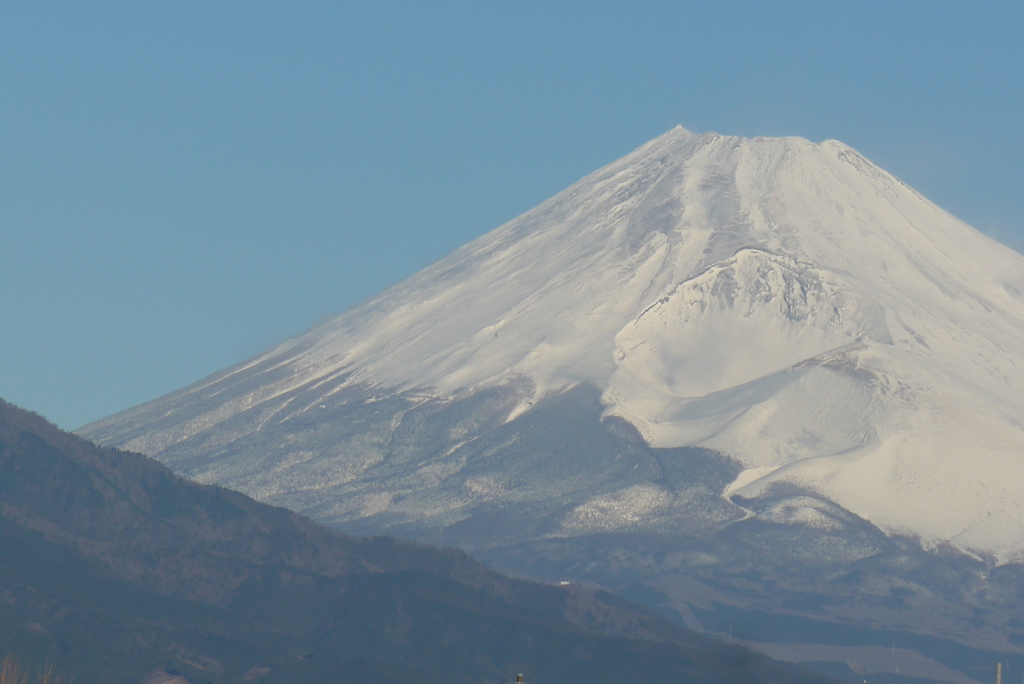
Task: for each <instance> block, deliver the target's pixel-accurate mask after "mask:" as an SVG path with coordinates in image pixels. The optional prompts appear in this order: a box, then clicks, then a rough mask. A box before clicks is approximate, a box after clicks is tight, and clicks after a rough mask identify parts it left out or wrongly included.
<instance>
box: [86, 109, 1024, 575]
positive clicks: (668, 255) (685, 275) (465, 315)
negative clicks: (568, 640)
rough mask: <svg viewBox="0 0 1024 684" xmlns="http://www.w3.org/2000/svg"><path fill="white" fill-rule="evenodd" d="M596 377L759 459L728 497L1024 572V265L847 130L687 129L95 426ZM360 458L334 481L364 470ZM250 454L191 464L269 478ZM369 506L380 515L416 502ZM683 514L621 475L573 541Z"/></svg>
mask: <svg viewBox="0 0 1024 684" xmlns="http://www.w3.org/2000/svg"><path fill="white" fill-rule="evenodd" d="M581 383H585V384H590V385H594V386H597V387H598V388H600V390H601V392H602V404H603V405H604V406H605V409H604V411H605V414H606V415H608V416H619V417H621V418H624V419H626V420H628V421H629V422H630V423H632V424H633V425H634V426H635V427H636V428H637V429H638V430H639V431H640V433H641V434H642V435H643V437H644V439H646V441H647V442H648V444H650V445H651V446H653V447H677V446H688V445H695V446H703V447H707V448H709V449H713V450H716V451H719V452H722V453H724V454H727V455H729V456H731V457H733V458H735V459H737V460H739V461H740V462H741V463H742V465H743V468H744V469H745V470H744V472H743V473H742V474H741V475H740V478H739V479H738V480H737V481H736V482H734V483H733V484H732V485H730V486H729V487H728V488H727V491H726V492H723V495H726V494H727V495H728V497H729V498H730V499H732V500H737V497H747V498H749V497H753V496H756V495H758V494H761V493H763V492H765V491H766V490H767V488H768V487H769V486H770V485H772V484H776V483H793V484H796V485H798V486H799V487H801V488H802V489H804V490H807V491H812V492H815V493H816V494H817V495H819V496H821V497H822V498H825V499H828V500H831V501H832V502H834V503H836V504H838V505H840V506H842V507H844V508H846V509H847V510H849V511H851V512H853V513H855V514H857V515H859V516H861V517H863V518H865V519H867V520H869V521H871V522H872V523H873V524H875V525H877V526H878V527H880V528H881V529H883V530H885V531H887V532H892V533H900V534H911V535H917V536H919V537H920V538H921V540H922V541H923V542H924V543H925V545H929V544H936V543H940V542H950V543H952V544H953V545H954V546H956V547H958V548H960V549H962V550H965V551H967V552H971V553H978V554H986V555H992V556H995V557H996V558H997V559H998V560H1000V561H1011V560H1024V257H1022V256H1021V255H1019V254H1017V253H1016V252H1014V251H1012V250H1010V249H1009V248H1007V247H1005V246H1003V245H1001V244H999V243H997V242H995V241H994V240H992V239H990V238H988V237H986V236H984V235H982V234H981V233H979V232H978V231H976V230H974V229H973V228H971V227H969V226H967V225H966V224H964V223H963V222H961V221H959V220H957V219H956V218H954V217H953V216H951V215H949V214H948V213H946V212H945V211H943V210H942V209H940V208H938V207H937V206H935V205H934V204H932V203H931V202H929V201H928V200H926V199H924V198H923V197H921V196H920V195H919V194H918V193H916V192H915V191H914V190H912V189H911V188H909V187H907V186H906V185H905V184H903V183H902V182H900V181H899V180H897V179H896V178H894V177H893V176H891V175H890V174H888V173H886V172H885V171H883V170H882V169H880V168H878V167H877V166H875V165H873V164H872V163H870V162H869V161H867V160H866V159H864V158H863V157H862V156H861V155H859V154H858V153H857V152H856V151H854V150H853V149H851V148H849V147H848V146H846V145H843V144H842V143H839V142H836V141H831V140H830V141H825V142H823V143H821V144H813V143H811V142H808V141H807V140H803V139H801V138H781V139H778V138H756V139H744V138H737V137H725V136H721V135H718V134H714V133H708V134H702V135H698V134H693V133H690V132H689V131H686V130H685V129H682V128H676V129H674V130H672V131H669V132H668V133H666V134H664V135H662V136H661V137H659V138H657V139H655V140H653V141H651V142H649V143H647V144H646V145H644V146H643V147H641V148H639V149H638V150H636V151H634V152H632V153H631V154H629V155H627V156H626V157H623V158H622V159H620V160H618V161H616V162H614V163H612V164H610V165H609V166H607V167H605V168H603V169H601V170H599V171H597V172H595V173H594V174H592V175H590V176H588V177H587V178H584V179H583V180H581V181H579V182H578V183H576V184H575V185H573V186H572V187H570V188H568V189H567V190H565V191H564V192H562V193H560V194H559V195H557V196H555V197H553V198H552V199H550V200H548V201H547V202H545V203H543V204H541V205H540V206H538V207H537V208H535V209H533V210H531V211H529V212H527V213H526V214H524V215H522V216H520V217H518V218H516V219H515V220H513V221H511V222H510V223H508V224H506V225H504V226H502V227H500V228H498V229H496V230H494V231H492V232H490V233H488V234H487V235H484V236H483V237H481V238H479V239H477V240H475V241H473V242H471V243H469V244H468V245H466V246H465V247H463V248H461V249H459V250H457V251H456V252H454V253H453V254H451V255H450V256H448V257H446V258H445V259H442V260H441V261H439V262H438V263H436V264H434V265H433V266H431V267H429V268H427V269H425V270H423V271H421V272H419V273H417V274H415V275H413V276H412V277H410V278H408V279H407V280H405V281H403V282H401V283H399V284H398V285H396V286H394V287H392V288H390V289H388V290H386V291H384V292H383V293H381V294H379V295H378V296H376V297H374V298H372V299H370V300H368V301H366V302H365V303H363V304H361V305H359V306H357V307H355V308H353V309H351V310H350V311H348V312H346V313H344V314H342V315H340V316H338V317H336V318H334V319H333V320H331V321H329V322H327V323H325V324H324V325H321V326H320V327H318V328H316V329H314V330H312V331H310V332H308V333H306V334H305V335H302V336H300V337H297V338H295V339H293V340H290V341H288V342H286V343H284V344H283V345H281V346H279V347H277V348H275V349H273V350H270V351H269V352H267V353H266V354H264V355H262V356H260V357H258V358H256V359H253V360H251V361H249V362H247V363H244V364H241V365H239V366H236V367H234V368H231V369H228V370H227V371H224V372H222V373H219V374H216V375H214V376H211V377H210V378H208V379H206V380H204V381H201V382H199V383H197V384H195V385H192V386H190V387H188V388H185V389H183V390H180V391H178V392H176V393H174V394H171V395H168V396H167V397H164V398H162V399H158V400H156V401H154V402H150V403H149V404H145V405H142V406H140V407H136V408H135V409H131V410H129V411H126V412H124V413H121V414H118V415H116V416H112V417H110V418H107V419H105V420H102V421H99V422H98V423H94V424H92V425H90V426H87V427H86V428H84V429H83V430H82V431H81V432H82V434H84V435H85V436H87V437H90V438H93V439H96V440H97V441H100V442H102V443H106V444H115V445H118V446H123V447H126V448H130V449H133V450H136V451H141V452H143V453H147V454H150V455H152V456H155V457H157V458H162V456H161V454H169V453H171V452H172V451H173V449H174V447H175V446H176V445H180V444H182V443H183V442H186V441H189V440H191V441H192V442H193V443H197V444H199V443H202V444H206V445H208V448H211V449H212V448H213V447H215V446H216V445H217V444H220V443H224V442H225V441H231V440H238V439H242V438H244V437H245V436H246V435H247V434H249V433H252V432H253V431H258V430H260V429H262V426H263V425H266V424H269V423H270V422H274V421H282V420H285V419H286V418H287V417H288V416H292V415H296V414H298V413H303V412H307V411H315V410H316V409H318V408H322V407H324V406H327V405H328V404H329V403H330V402H331V401H332V397H334V398H335V399H337V401H347V399H344V400H343V399H340V398H339V397H342V396H343V395H344V390H345V388H350V387H355V386H360V387H371V388H373V391H374V392H376V393H377V394H378V395H379V397H381V398H384V397H388V396H395V395H396V394H397V393H399V392H404V393H405V394H404V396H406V397H409V396H416V397H420V398H421V399H422V400H423V401H428V400H431V399H435V400H436V398H438V397H440V398H451V397H463V396H467V395H470V394H472V393H474V392H479V391H481V390H483V389H486V388H488V387H494V386H502V385H511V384H516V385H517V386H526V387H529V388H530V390H529V391H528V392H526V393H524V394H522V395H521V397H520V400H519V402H518V405H516V406H514V407H510V408H507V409H502V410H504V411H505V414H504V415H503V420H505V421H512V420H515V419H516V418H517V417H519V416H521V415H523V414H524V413H527V412H529V411H530V409H531V407H532V406H534V405H535V404H536V403H537V402H539V401H541V400H542V399H544V398H545V397H546V396H550V395H552V394H553V393H557V392H559V391H562V390H565V389H566V388H569V387H572V386H576V385H579V384H581ZM228 386H230V387H232V388H233V389H232V391H230V392H228V391H225V387H228ZM239 388H242V389H239ZM298 388H302V389H303V392H304V393H303V394H302V397H303V399H302V401H301V402H299V401H294V400H293V399H292V398H291V396H292V395H291V394H289V393H294V392H296V390H297V389H298ZM317 388H320V389H317ZM286 395H287V396H288V397H289V398H288V399H287V400H286V401H277V402H276V403H275V402H274V400H275V399H279V398H282V397H285V396H286ZM310 396H312V397H313V399H309V397H310ZM262 406H266V407H270V406H273V408H272V409H271V408H267V409H266V410H264V411H263V414H260V415H261V416H262V417H261V418H259V420H256V421H249V422H248V423H246V426H247V427H244V428H239V427H237V423H233V422H232V419H234V418H236V417H237V416H239V415H241V414H242V413H245V412H248V413H249V414H253V415H255V414H258V413H259V411H260V410H261V409H260V407H262ZM197 407H198V408H197ZM254 412H255V413H254ZM229 425H233V426H235V427H230V428H229V427H227V426H229ZM453 439H454V438H453ZM351 444H352V443H350V444H349V445H348V446H347V447H346V449H347V451H346V452H345V453H339V454H337V455H335V456H333V457H332V458H334V459H336V460H338V461H339V462H340V461H344V462H345V463H346V464H349V465H346V467H349V470H350V472H349V471H346V472H347V473H348V474H347V475H344V477H342V476H339V475H337V472H339V471H338V470H337V468H335V470H334V471H332V472H334V473H335V475H332V477H335V478H341V480H343V479H344V478H345V477H347V478H350V479H358V478H359V477H360V473H361V472H363V470H364V469H365V468H364V466H362V465H351V464H353V463H356V461H358V459H359V457H360V456H359V454H357V453H355V451H354V450H353V447H352V446H351ZM209 445H212V446H209ZM453 448H455V447H453ZM197 449H198V447H196V448H193V449H192V452H191V453H193V454H194V453H198V451H197ZM317 453H319V452H317ZM285 456H287V458H289V459H291V460H290V461H289V463H290V464H291V465H290V466H289V467H297V466H295V464H300V465H301V467H304V468H306V469H307V472H308V473H310V477H311V478H312V480H313V482H312V484H310V485H309V486H310V488H313V489H315V488H316V487H317V486H318V485H317V484H316V482H315V473H316V472H318V469H321V468H326V467H327V466H326V465H325V459H324V458H323V457H322V456H318V455H316V453H314V452H310V451H308V450H306V447H305V446H304V443H303V438H302V436H301V435H296V436H295V437H294V450H293V452H292V453H290V454H285ZM231 458H232V459H233V460H232V461H231V462H230V463H226V462H219V461H218V462H214V461H216V459H213V460H212V461H211V462H210V463H209V464H208V465H206V466H203V467H202V468H200V469H198V470H196V468H195V467H194V466H193V468H192V470H191V474H193V475H194V476H197V477H199V478H200V479H206V480H218V479H224V478H223V477H222V476H223V474H224V473H227V472H231V473H234V474H236V475H237V474H238V473H239V472H242V471H246V469H249V470H251V471H255V470H258V469H260V468H262V467H264V466H262V465H261V463H263V461H261V460H259V459H257V458H254V457H253V456H252V455H251V454H250V455H244V454H236V455H234V456H232V457H231ZM304 459H305V460H304ZM169 462H170V463H171V464H172V465H174V463H173V459H171V460H170V461H169ZM445 467H446V468H447V470H445V471H444V472H443V473H441V474H439V475H437V477H440V478H446V477H448V478H450V477H459V474H458V473H459V466H458V465H457V464H455V465H451V466H445ZM204 468H205V469H204ZM339 481H340V480H339ZM557 485H558V483H553V484H552V486H553V487H555V489H556V490H557ZM465 487H466V488H467V491H470V492H471V493H472V495H473V496H476V497H478V498H479V497H483V498H484V499H486V498H487V497H499V496H504V495H506V494H507V489H508V487H507V485H506V484H502V482H501V479H500V478H498V479H495V478H494V477H482V476H481V477H476V478H472V477H471V478H469V479H467V480H466V484H465ZM385 489H386V488H385ZM252 493H255V494H257V495H259V494H260V493H261V490H259V489H258V488H256V489H255V490H254V491H253V492H252ZM366 496H371V495H370V494H367V495H366ZM371 498H373V501H374V502H375V503H374V504H373V506H371V507H370V508H368V509H367V512H366V514H367V515H371V514H375V513H377V512H379V511H382V510H386V509H387V508H388V507H389V506H391V505H392V501H393V499H394V496H393V493H391V492H389V491H380V492H377V493H375V494H372V496H371ZM669 505H671V496H670V495H669V494H668V493H666V492H665V491H663V490H662V489H659V488H658V486H656V485H654V484H650V485H646V484H635V483H633V484H629V485H628V486H626V485H624V486H623V488H622V489H621V490H620V491H618V492H611V493H609V492H603V493H600V494H595V495H594V496H593V497H591V498H590V499H589V500H585V501H582V502H580V503H579V505H577V506H576V507H575V508H574V509H573V510H572V511H570V512H569V513H568V514H567V515H566V517H565V519H564V521H563V527H562V531H563V533H565V534H572V533H577V532H579V533H583V532H585V531H588V530H594V529H603V527H602V525H603V526H604V527H607V526H608V525H610V526H611V527H614V528H619V527H622V526H623V525H629V524H635V523H636V522H637V520H640V519H643V518H644V517H645V516H648V515H652V514H653V512H654V511H656V510H659V507H660V508H663V507H665V506H669ZM370 509H372V510H370ZM794 510H796V509H794ZM426 513H427V512H425V514H426ZM793 515H794V518H793V519H794V521H795V522H801V521H803V522H804V523H807V521H808V520H810V521H813V520H817V518H816V516H817V515H818V514H817V513H816V512H815V510H814V509H813V508H806V509H804V508H801V509H800V511H797V513H794V514H793Z"/></svg>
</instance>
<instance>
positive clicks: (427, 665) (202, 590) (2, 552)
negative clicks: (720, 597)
mask: <svg viewBox="0 0 1024 684" xmlns="http://www.w3.org/2000/svg"><path fill="white" fill-rule="evenodd" d="M580 625H585V626H586V628H584V627H582V626H580ZM628 637H633V638H628ZM0 644H3V645H4V646H5V647H6V649H7V650H9V651H10V652H12V653H14V654H15V655H16V656H17V657H18V658H19V659H20V660H21V661H22V662H23V663H26V664H41V663H43V662H44V661H50V662H52V663H54V664H55V665H56V666H57V668H58V670H59V671H62V672H66V673H74V674H75V676H76V681H78V682H97V683H105V682H144V681H148V680H149V679H152V678H153V677H154V675H156V674H157V673H161V672H163V673H167V674H166V676H164V677H163V680H164V682H165V684H171V681H172V680H173V675H178V676H179V677H181V678H185V679H188V680H192V681H197V682H245V681H258V682H261V683H262V682H265V683H267V684H271V683H277V682H280V683H284V682H289V683H296V684H298V683H302V684H306V683H310V682H394V683H396V684H397V683H405V682H408V683H410V684H412V683H414V682H442V681H443V682H467V683H469V682H495V683H497V682H501V681H503V680H505V681H511V679H512V678H514V676H515V674H516V672H523V673H525V674H526V675H527V680H528V681H530V682H536V683H538V684H550V683H553V682H578V681H588V682H609V683H611V682H626V681H636V682H689V681H692V682H733V681H743V682H807V683H808V684H810V683H811V682H824V681H826V680H825V678H823V677H821V676H819V675H815V674H813V673H809V672H806V671H804V670H801V669H799V668H796V667H793V666H790V665H786V664H781V663H777V662H774V661H772V660H769V659H768V658H765V657H764V656H760V655H757V654H754V653H752V652H749V651H746V650H743V649H741V648H738V647H734V646H729V645H724V644H720V643H717V642H714V641H710V640H708V639H705V638H703V637H701V636H699V635H696V634H694V633H692V632H689V631H687V630H685V629H683V628H681V627H678V626H676V625H674V624H672V623H669V622H667V621H664V620H662V619H661V618H659V617H657V616H656V615H653V614H651V613H647V612H645V611H644V610H643V609H640V608H637V607H635V606H632V605H630V604H627V603H625V602H623V601H621V600H618V599H612V598H611V597H606V596H604V595H602V594H601V593H600V592H588V591H583V590H580V589H574V590H571V591H570V590H567V589H563V588H559V587H551V586H547V585H541V584H535V583H530V582H523V581H517V580H511V579H509V578H506V577H503V576H501V575H499V574H497V573H494V572H491V571H489V570H487V569H486V568H484V567H483V566H481V565H479V564H478V563H476V562H475V561H473V560H472V559H470V558H469V557H468V556H466V555H465V554H463V553H462V552H459V551H454V550H448V549H433V548H429V547H424V546H419V545H414V544H409V543H405V542H400V541H397V540H393V539H387V538H353V537H346V536H343V535H340V534H336V533H334V532H331V531H329V530H326V529H324V528H321V527H319V526H317V525H315V524H313V523H311V522H310V521H308V520H306V519H304V518H302V517H300V516H298V515H295V514H293V513H291V512H289V511H285V510H283V509H277V508H273V507H269V506H265V505H263V504H259V503H257V502H255V501H253V500H252V499H249V498H248V497H245V496H243V495H241V494H238V493H235V492H231V491H228V490H224V489H220V488H216V487H207V486H200V485H197V484H194V483H190V482H186V481H184V480H181V479H180V478H178V477H176V476H174V475H173V474H171V473H170V472H169V471H167V470H166V469H165V468H164V467H163V466H161V465H160V464H158V463H156V462H155V461H152V460H150V459H147V458H145V457H143V456H139V455H136V454H130V453H124V452H119V451H116V450H110V449H100V448H98V447H95V446H94V445H92V444H90V443H88V442H85V441H83V440H81V439H78V438H77V437H74V436H72V435H69V434H67V433H63V432H61V431H60V430H58V429H57V428H55V427H54V426H52V425H50V424H48V423H46V422H45V421H44V420H42V419H41V418H39V417H38V416H35V415H33V414H30V413H28V412H25V411H22V410H20V409H17V408H15V407H13V406H11V405H9V404H6V403H0ZM153 681H154V682H155V681H157V679H154V680H153ZM179 681H183V680H182V679H179Z"/></svg>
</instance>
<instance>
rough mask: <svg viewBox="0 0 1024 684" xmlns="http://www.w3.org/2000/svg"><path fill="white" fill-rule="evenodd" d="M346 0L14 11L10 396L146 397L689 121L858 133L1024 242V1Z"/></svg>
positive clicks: (34, 403) (9, 66) (56, 405)
mask: <svg viewBox="0 0 1024 684" xmlns="http://www.w3.org/2000/svg"><path fill="white" fill-rule="evenodd" d="M354 4H355V3H316V2H306V3H261V2H244V3H243V2H238V3H210V2H204V3H199V2H173V3H171V2H163V3H127V2H126V3H105V2H90V3H61V4H55V3H46V2H32V3H28V2H17V1H14V0H12V1H10V2H4V3H2V4H0V397H3V398H5V399H7V400H8V401H13V402H15V403H17V404H20V405H22V406H25V407H26V408H30V409H33V410H35V411H38V412H40V413H42V414H43V415H45V416H47V417H49V418H50V419H51V420H53V421H55V422H56V423H57V424H58V425H60V426H62V427H65V428H74V427H78V426H80V425H82V424H84V423H86V422H88V421H91V420H94V419H97V418H101V417H103V416H105V415H107V414H110V413H112V412H114V411H117V410H121V409H124V408H128V407H129V406H132V405H134V404H137V403H140V402H142V401H145V400H148V399H152V398H155V397H156V396H159V395H161V394H163V393H166V392H168V391H171V390H173V389H176V388H178V387H180V386H183V385H185V384H188V383H190V382H193V381H195V380H198V379H200V378H201V377H203V376H204V375H206V374H208V373H210V372H213V371H215V370H218V369H219V368H222V367H224V366H227V365H230V364H232V363H235V362H238V361H241V360H243V359H245V358H247V357H248V356H251V355H253V354H255V353H258V352H259V351H262V350H263V349H265V348H267V347H268V346H270V345H272V344H274V343H276V342H278V341H281V340H283V339H286V338H287V337H290V336H292V335H294V334H297V333H299V332H302V331H303V330H304V329H306V328H308V327H309V326H310V325H312V324H314V323H315V322H317V321H318V320H320V319H322V318H324V317H326V316H329V315H331V314H334V313H338V312H340V311H343V310H344V309H346V308H347V307H349V306H351V305H352V304H354V303H356V302H357V301H359V300H361V299H363V298H365V297H367V296H369V295H371V294H373V293H374V292H376V291H378V290H379V289H381V288H383V287H385V286H387V285H389V284H391V283H393V282H396V281H398V280H400V279H401V278H403V277H405V276H406V275H408V274H410V273H412V272H414V271H416V270H418V269H419V268H421V267H423V266H425V265H427V264H428V263H430V262H432V261H434V260H436V259H438V258H440V257H442V256H444V255H445V254H446V253H448V252H450V251H451V250H453V249H455V248H456V247H458V246H459V245H461V244H463V243H465V242H467V241H468V240H470V239H472V238H474V237H476V236H478V235H480V234H483V233H484V232H486V231H488V230H490V229H492V228H494V227H496V226H498V225H500V224H501V223H503V222H505V221H507V220H509V219H511V218H512V217H514V216H516V215H517V214H519V213H521V212H523V211H525V210H527V209H529V208H530V207H532V206H534V205H535V204H537V203H538V202H540V201H542V200H544V199H546V198H547V197H549V196H551V195H552V194H554V193H556V192H558V191H559V190H561V189H563V188H564V187H566V186H567V185H569V184H570V183H572V182H573V181H575V180H577V179H579V178H580V177H582V176H584V175H586V174H587V173H589V172H590V171H593V170H595V169H596V168H598V167H600V166H602V165H604V164H606V163H608V162H610V161H612V160H613V159H615V158H617V157H619V156H621V155H623V154H625V153H626V152H628V151H630V150H631V149H633V148H635V147H637V146H638V145H640V144H642V143H643V142H645V141H646V140H648V139H650V138H652V137H655V136H657V135H659V134H661V133H663V132H664V131H665V130H667V129H669V128H671V127H672V126H674V125H676V124H682V125H684V126H686V127H687V128H690V129H692V130H695V131H708V130H715V131H718V132H720V133H725V134H738V135H746V136H751V135H800V136H803V137H806V138H809V139H811V140H814V141H820V140H823V139H827V138H838V139H840V140H842V141H844V142H846V143H848V144H850V145H853V146H854V147H856V148H857V149H859V150H860V151H861V152H862V153H864V154H865V155H866V156H868V157H869V158H870V159H872V160H873V161H875V162H876V163H878V164H880V165H881V166H883V167H885V168H887V169H888V170H890V171H892V172H893V173H895V174H896V175H897V176H900V177H901V178H902V179H904V180H905V181H906V182H908V183H909V184H910V185H912V186H913V187H915V188H917V189H918V190H920V191H921V192H922V193H923V194H925V195H926V196H927V197H929V198H930V199H932V200H933V201H935V202H937V203H938V204H939V205H941V206H943V207H945V208H946V209H948V210H949V211H951V212H953V213H954V214H956V215H957V216H959V217H961V218H963V219H964V220H966V221H968V222H969V223H971V224H972V225H974V226H976V227H977V228H979V229H981V230H983V231H986V232H988V233H990V234H992V235H993V236H995V237H997V238H998V239H1001V240H1002V241H1003V242H1006V243H1007V244H1010V245H1011V246H1014V247H1015V248H1016V249H1018V250H1021V249H1024V219H1022V218H1021V217H1022V216H1024V192H1022V191H1021V188H1022V186H1024V167H1022V164H1021V160H1022V159H1024V126H1022V122H1024V87H1022V85H1021V84H1022V82H1024V48H1022V43H1024V41H1022V40H1021V35H1024V3H1021V2H1019V0H1018V1H1016V2H1005V3H1000V2H989V3H984V4H983V5H981V6H977V5H970V4H968V3H960V2H955V3H954V2H937V1H936V2H923V1H921V2H860V3H821V2H771V3H769V2H759V3H752V2H751V3H743V2H733V3H730V2H721V3H687V2H650V3H635V2H633V3H605V2H591V3H585V4H584V3H563V2H553V1H550V0H549V1H547V2H542V3H541V2H537V3H534V2H519V3H505V4H502V5H501V6H497V5H498V3H468V2H467V3H429V4H428V3H373V4H374V6H373V7H358V8H348V7H345V5H354ZM428 5H429V6H428Z"/></svg>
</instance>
